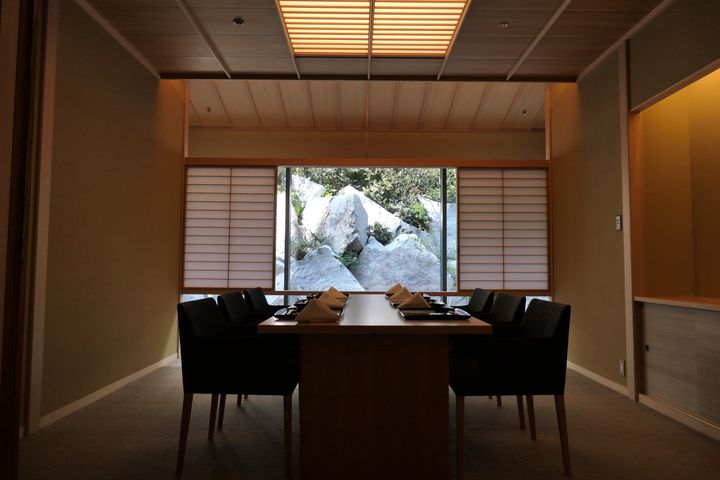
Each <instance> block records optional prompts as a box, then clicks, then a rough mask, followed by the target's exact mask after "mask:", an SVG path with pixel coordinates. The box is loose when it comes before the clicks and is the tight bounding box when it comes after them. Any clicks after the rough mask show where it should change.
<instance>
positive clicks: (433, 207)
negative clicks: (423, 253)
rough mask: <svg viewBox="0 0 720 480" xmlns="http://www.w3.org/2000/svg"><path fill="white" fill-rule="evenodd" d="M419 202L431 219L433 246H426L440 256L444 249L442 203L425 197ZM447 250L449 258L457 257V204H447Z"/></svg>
mask: <svg viewBox="0 0 720 480" xmlns="http://www.w3.org/2000/svg"><path fill="white" fill-rule="evenodd" d="M418 200H419V201H420V204H421V205H422V206H423V207H425V211H426V212H427V213H428V216H429V217H430V234H431V235H432V244H431V245H428V243H426V245H428V248H430V249H431V250H432V251H433V252H434V253H436V254H437V255H439V254H440V249H441V248H442V203H440V202H436V201H435V200H430V199H429V198H424V197H418ZM447 249H448V252H447V254H448V258H456V257H457V203H448V204H447Z"/></svg>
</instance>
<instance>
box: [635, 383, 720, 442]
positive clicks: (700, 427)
mask: <svg viewBox="0 0 720 480" xmlns="http://www.w3.org/2000/svg"><path fill="white" fill-rule="evenodd" d="M638 402H640V403H641V404H642V405H645V406H646V407H649V408H652V409H653V410H655V411H656V412H658V413H662V414H663V415H665V416H667V417H670V418H672V419H673V420H675V421H677V422H680V423H682V424H683V425H685V426H686V427H690V428H692V429H693V430H695V431H698V432H700V433H703V434H705V435H707V436H708V437H711V438H713V439H715V440H718V441H720V426H718V425H715V424H714V423H710V422H708V421H707V420H703V419H702V418H700V417H697V416H695V415H693V414H692V413H690V412H687V411H685V410H682V409H680V408H678V407H676V406H674V405H672V404H670V403H668V402H665V401H664V400H659V399H657V398H654V397H651V396H649V395H645V394H644V393H640V394H638Z"/></svg>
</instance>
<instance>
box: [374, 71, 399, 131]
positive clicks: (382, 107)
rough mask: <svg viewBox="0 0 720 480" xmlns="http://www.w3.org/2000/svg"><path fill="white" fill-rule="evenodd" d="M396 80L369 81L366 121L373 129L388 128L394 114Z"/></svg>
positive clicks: (390, 126)
mask: <svg viewBox="0 0 720 480" xmlns="http://www.w3.org/2000/svg"><path fill="white" fill-rule="evenodd" d="M397 89H398V82H370V90H369V93H368V102H369V108H368V117H369V118H368V122H369V124H370V125H369V126H370V128H373V129H390V128H392V124H393V117H394V116H395V93H396V91H397Z"/></svg>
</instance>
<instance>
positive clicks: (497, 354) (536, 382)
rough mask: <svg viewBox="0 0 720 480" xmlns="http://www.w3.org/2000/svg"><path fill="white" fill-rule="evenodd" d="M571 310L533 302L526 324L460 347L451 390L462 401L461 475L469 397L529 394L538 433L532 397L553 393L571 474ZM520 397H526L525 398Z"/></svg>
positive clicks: (530, 412) (459, 405)
mask: <svg viewBox="0 0 720 480" xmlns="http://www.w3.org/2000/svg"><path fill="white" fill-rule="evenodd" d="M569 329H570V306H569V305H563V304H560V303H553V302H546V301H544V300H538V299H534V300H533V301H532V302H530V306H529V307H528V309H527V311H526V312H525V316H524V317H523V321H522V323H521V324H520V325H519V326H518V327H517V328H516V329H512V330H507V331H506V332H505V333H502V334H500V335H488V336H478V338H477V341H476V342H473V348H465V347H467V346H468V345H470V344H464V345H462V346H460V345H456V346H455V347H456V348H454V349H453V352H452V354H451V357H450V387H451V388H452V389H453V391H454V392H455V396H456V401H457V445H458V452H457V453H458V473H459V475H460V476H462V462H463V458H462V455H463V442H462V438H463V416H464V402H465V397H466V396H481V395H482V396H484V395H516V396H522V395H526V396H527V397H526V398H527V400H528V415H529V423H530V432H531V435H532V436H533V437H534V436H535V435H534V434H535V420H534V419H535V417H534V409H533V401H532V396H533V395H553V396H554V397H555V409H556V413H557V420H558V428H559V430H560V445H561V447H562V454H563V465H564V468H565V474H566V475H570V454H569V452H568V438H567V424H566V420H565V396H564V394H565V370H566V368H567V366H566V364H567V348H568V333H569ZM520 398H521V397H520Z"/></svg>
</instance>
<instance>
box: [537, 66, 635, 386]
mask: <svg viewBox="0 0 720 480" xmlns="http://www.w3.org/2000/svg"><path fill="white" fill-rule="evenodd" d="M618 68H619V63H618V56H617V54H615V55H613V56H611V57H609V58H608V59H607V60H605V61H604V62H603V63H602V64H600V65H599V66H598V67H597V68H596V69H595V70H594V71H593V72H591V73H590V74H589V75H588V76H587V77H586V78H585V79H584V80H583V81H582V82H580V84H579V85H556V86H554V87H553V88H552V91H551V97H552V104H551V109H552V120H551V125H552V156H551V179H552V215H553V222H552V234H553V248H552V262H553V283H554V298H555V300H557V301H559V302H563V303H568V304H570V305H572V319H571V322H570V346H569V352H568V355H569V360H570V361H572V362H574V363H576V364H578V365H580V366H582V367H584V368H586V369H588V370H590V371H592V372H594V373H596V374H598V375H601V376H603V377H605V378H608V379H610V380H612V381H615V382H618V383H621V384H625V379H624V378H623V377H621V376H620V374H619V370H618V360H619V359H623V358H625V314H624V303H623V302H624V276H623V238H622V232H619V231H616V230H615V215H616V214H620V213H622V184H621V180H622V179H621V163H620V162H621V156H620V101H619V77H618V75H619V70H618Z"/></svg>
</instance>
